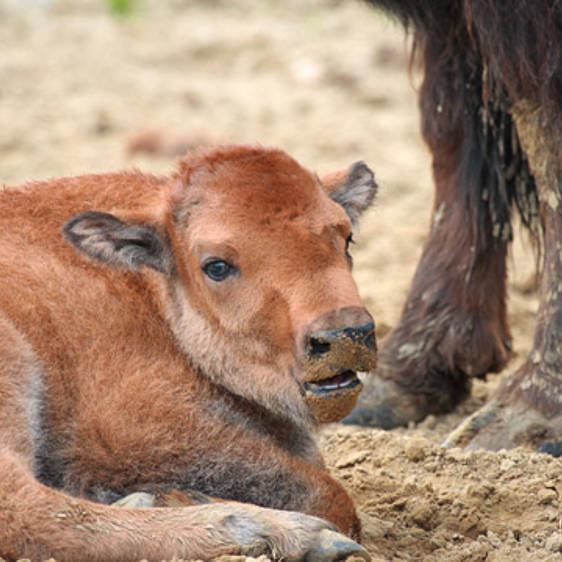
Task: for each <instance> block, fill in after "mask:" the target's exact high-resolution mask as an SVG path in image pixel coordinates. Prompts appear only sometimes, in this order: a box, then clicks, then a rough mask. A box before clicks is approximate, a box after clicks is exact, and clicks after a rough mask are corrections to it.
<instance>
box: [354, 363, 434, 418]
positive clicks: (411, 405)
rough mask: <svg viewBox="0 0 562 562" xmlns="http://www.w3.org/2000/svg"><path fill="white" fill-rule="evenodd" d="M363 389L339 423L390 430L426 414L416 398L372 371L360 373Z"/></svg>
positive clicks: (418, 398)
mask: <svg viewBox="0 0 562 562" xmlns="http://www.w3.org/2000/svg"><path fill="white" fill-rule="evenodd" d="M362 377H364V378H363V384H364V389H363V392H362V393H361V395H360V396H359V399H358V401H357V406H356V407H355V409H354V410H353V412H351V414H349V416H347V417H346V418H345V419H344V420H343V423H345V424H354V425H362V426H365V427H378V428H381V429H392V428H393V427H400V426H405V425H408V423H409V422H410V421H419V420H421V419H423V418H424V417H425V415H426V411H425V408H424V407H423V404H422V403H420V397H419V396H415V395H414V394H413V393H411V392H408V390H406V389H405V388H403V387H401V386H399V385H398V384H397V383H395V382H394V381H391V380H387V379H383V378H382V377H380V376H379V375H378V374H376V373H368V374H365V375H362Z"/></svg>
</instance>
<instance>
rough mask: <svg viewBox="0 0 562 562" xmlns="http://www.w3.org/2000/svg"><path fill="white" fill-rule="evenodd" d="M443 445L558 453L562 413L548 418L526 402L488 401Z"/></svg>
mask: <svg viewBox="0 0 562 562" xmlns="http://www.w3.org/2000/svg"><path fill="white" fill-rule="evenodd" d="M443 446H445V447H464V448H466V449H467V450H478V449H487V450H489V451H499V450H500V449H513V448H515V447H525V448H528V449H532V450H535V451H538V452H543V453H549V454H552V455H553V456H560V454H561V453H562V414H561V415H556V416H553V417H550V418H549V417H547V416H545V415H543V414H542V413H541V412H539V411H538V410H536V409H533V408H531V407H530V406H528V405H526V404H522V403H519V402H516V403H514V404H503V403H501V402H500V401H499V400H491V401H490V402H488V403H487V404H485V405H484V406H483V407H482V408H480V409H479V410H477V411H476V412H474V414H472V415H471V416H469V417H468V418H467V419H466V420H464V421H463V422H462V423H461V424H460V425H459V426H458V427H457V428H456V429H455V430H454V431H453V432H452V433H450V434H449V436H448V437H447V439H445V441H444V443H443Z"/></svg>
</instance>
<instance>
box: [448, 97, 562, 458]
mask: <svg viewBox="0 0 562 562" xmlns="http://www.w3.org/2000/svg"><path fill="white" fill-rule="evenodd" d="M514 115H515V118H516V123H517V128H518V130H519V135H520V138H521V142H522V144H523V147H524V148H525V151H526V153H527V154H528V157H529V162H530V164H531V169H532V171H533V174H534V175H535V179H536V182H537V187H538V192H539V201H540V210H541V215H542V217H543V224H544V263H543V267H542V279H541V287H540V307H539V313H538V319H537V325H536V328H535V338H534V342H533V349H532V351H531V353H530V355H529V357H528V359H527V361H526V363H525V364H524V365H523V366H522V367H521V368H520V369H519V370H518V371H516V372H515V373H514V374H513V375H511V376H510V377H508V378H507V379H506V380H505V381H504V382H503V383H502V384H501V385H500V387H499V388H498V390H497V391H496V392H495V393H494V395H493V396H492V398H491V399H490V401H489V402H488V403H487V404H486V405H485V406H483V407H482V408H481V409H480V410H479V411H477V412H476V413H475V414H473V415H472V416H471V417H470V418H468V419H467V420H465V422H463V423H462V424H461V425H460V426H459V427H458V428H457V429H456V430H455V431H454V432H453V433H452V434H451V435H450V436H449V437H448V439H447V440H446V442H445V444H446V445H449V446H459V445H460V446H462V445H467V444H468V445H469V447H470V448H486V449H492V450H498V449H504V448H505V449H507V448H512V447H516V446H518V445H527V446H531V447H533V448H535V449H539V450H542V451H544V452H550V453H552V454H554V455H555V456H560V454H561V453H562V142H561V139H562V119H561V118H560V115H559V113H557V111H555V110H553V111H548V110H546V109H545V108H544V107H542V108H541V107H533V106H532V105H531V104H529V103H527V102H519V103H518V104H516V105H515V108H514Z"/></svg>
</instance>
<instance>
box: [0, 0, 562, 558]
mask: <svg viewBox="0 0 562 562" xmlns="http://www.w3.org/2000/svg"><path fill="white" fill-rule="evenodd" d="M131 4H132V5H133V6H136V8H135V9H134V10H133V12H132V13H131V14H130V15H129V16H128V17H123V18H118V17H116V16H114V15H112V14H111V13H110V12H109V10H108V9H107V8H106V4H105V3H104V2H102V1H101V0H81V1H80V2H74V1H71V0H51V1H49V0H43V1H41V2H37V1H31V0H26V1H24V0H20V1H19V2H14V1H13V0H0V19H1V21H2V25H0V49H1V51H2V57H0V84H2V87H1V88H0V123H2V126H1V127H0V161H1V162H2V166H0V185H2V184H8V185H14V184H17V183H21V182H24V181H28V180H33V179H44V178H49V177H56V176H60V175H74V174H79V173H86V172H88V173H89V172H101V171H109V170H116V169H122V168H131V167H133V166H137V167H140V168H142V169H144V170H147V171H152V172H155V173H158V172H169V171H170V170H173V169H174V166H175V164H174V161H173V157H172V156H171V154H172V153H174V152H176V151H177V150H179V147H182V148H188V147H189V146H191V145H192V144H197V143H198V142H209V139H211V142H235V143H249V142H251V143H253V142H258V143H262V144H265V145H274V146H278V147H280V148H283V149H284V150H286V151H287V152H289V153H290V154H292V155H293V156H295V157H296V158H297V159H298V160H299V161H300V162H302V163H303V164H304V165H305V166H307V167H309V168H311V169H314V170H317V171H318V172H319V173H324V172H328V171H331V170H335V169H338V168H344V167H347V166H348V165H349V164H351V163H352V162H355V161H357V160H365V161H366V162H367V163H368V164H369V166H371V167H372V168H373V169H374V170H375V173H376V176H377V181H378V183H379V186H380V188H379V196H378V202H377V204H376V205H375V207H374V209H373V210H372V211H370V212H369V213H368V214H367V216H366V217H364V218H363V219H362V222H361V226H360V229H359V231H358V232H357V233H354V238H355V239H356V241H357V243H356V245H355V246H354V247H353V248H352V253H353V257H354V263H355V265H354V270H355V278H356V280H357V282H358V284H359V288H360V291H361V294H362V296H363V298H364V300H365V302H366V304H367V305H368V307H369V308H370V310H371V312H372V313H373V315H374V317H375V319H376V322H377V326H378V334H379V337H382V336H383V335H384V334H385V333H387V332H388V331H389V330H390V329H391V328H392V327H393V326H395V325H396V323H397V321H398V318H399V315H400V311H401V307H402V303H403V302H404V299H405V295H406V292H407V290H408V287H409V283H410V280H411V278H412V275H413V273H414V270H415V266H416V262H417V260H418V258H419V255H420V253H421V249H422V244H423V241H424V239H425V236H426V233H427V229H428V224H429V217H430V212H431V200H432V183H431V174H430V167H431V162H430V159H429V155H428V152H427V150H426V148H425V146H424V144H423V142H422V140H421V138H420V134H419V116H418V112H417V102H416V92H415V87H416V85H418V84H419V76H418V75H417V73H416V72H415V71H413V72H412V73H411V75H410V77H409V76H408V55H407V51H406V48H405V44H406V41H405V39H404V36H403V32H402V30H401V29H400V28H399V27H396V26H395V25H393V24H391V23H390V22H389V20H388V19H387V18H386V17H385V16H383V15H380V14H378V13H376V12H374V11H372V10H369V9H368V8H367V6H366V5H364V4H362V3H360V2H355V1H354V0H345V1H343V0H342V1H338V0H287V1H285V2H277V1H274V0H266V1H264V0H237V1H236V2H227V1H223V0H214V1H210V0H190V1H187V0H163V1H159V0H143V1H142V2H136V3H135V2H132V3H131ZM147 131H148V132H149V133H147ZM135 142H136V144H135ZM182 143H183V144H182ZM520 240H521V237H519V238H518V241H517V243H516V245H515V247H514V249H513V252H512V257H511V260H510V265H511V271H510V284H509V314H510V321H511V328H512V332H513V337H514V346H515V349H516V352H517V355H516V356H515V357H514V359H513V361H512V363H511V364H510V365H509V367H508V369H507V370H506V372H505V373H501V374H500V375H497V376H491V377H490V378H489V380H488V381H485V382H483V381H476V382H475V385H474V389H473V393H472V396H471V398H470V399H469V400H468V401H467V402H466V403H465V404H463V405H461V406H460V407H459V408H458V409H457V411H455V412H454V413H452V414H450V415H448V416H441V417H437V418H436V417H430V418H428V419H427V420H425V421H424V422H422V423H420V424H418V425H415V426H414V425H413V426H411V427H410V428H404V429H397V430H394V431H390V432H381V431H377V430H364V429H360V428H355V427H344V426H341V425H337V424H334V425H331V426H328V427H326V428H325V429H323V430H322V434H321V439H322V443H323V447H324V450H325V454H326V458H327V462H328V465H329V468H330V471H331V472H332V474H333V475H334V476H335V477H336V478H338V479H339V480H341V481H342V482H343V484H344V485H345V486H346V488H347V489H348V490H349V491H350V492H351V494H352V496H353V497H354V499H355V501H356V503H357V505H358V507H359V509H360V510H361V512H362V514H363V527H364V534H365V544H366V545H367V547H368V549H369V550H370V552H371V553H372V555H373V558H374V559H375V560H396V561H397V560H401V561H402V560H424V561H432V560H440V561H441V560H447V561H461V560H463V561H464V560H466V561H473V560H476V561H477V560H487V561H490V560H494V561H504V560H506V561H507V560H509V561H510V562H511V561H513V560H533V561H536V560H552V561H554V560H562V553H561V552H562V531H561V528H560V517H561V514H560V504H559V502H560V498H559V496H560V494H561V493H562V480H561V474H562V471H560V461H559V460H555V459H552V458H550V457H548V456H546V455H538V454H534V453H529V452H524V451H521V450H514V451H508V452H500V453H487V452H472V453H466V452H462V451H460V450H450V451H446V450H443V449H442V448H440V443H441V442H442V441H443V439H444V438H445V437H446V435H447V434H448V432H449V431H451V430H452V429H453V428H454V427H455V426H456V425H457V424H458V423H459V422H460V421H461V420H462V419H463V417H464V416H466V415H468V414H469V413H470V412H472V411H474V410H475V409H476V408H478V407H479V406H481V405H482V404H483V403H484V401H485V400H486V398H487V397H488V395H489V394H490V392H491V391H492V390H493V389H494V388H495V387H496V386H497V384H498V382H499V381H500V380H501V378H502V377H503V376H505V375H506V374H507V373H509V372H511V371H512V370H513V369H515V368H516V367H517V365H518V364H519V363H521V361H522V360H523V358H524V357H525V354H526V353H527V352H528V351H529V349H530V347H531V343H532V336H533V330H534V320H535V316H536V311H537V296H536V292H535V283H534V279H535V278H534V273H533V271H534V265H535V262H534V256H533V255H532V253H531V252H529V250H528V248H525V245H524V244H522V243H521V242H520Z"/></svg>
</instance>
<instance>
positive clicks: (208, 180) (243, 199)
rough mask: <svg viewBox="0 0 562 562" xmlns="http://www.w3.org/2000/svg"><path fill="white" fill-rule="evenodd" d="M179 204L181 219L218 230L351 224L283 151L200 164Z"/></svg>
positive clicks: (317, 230)
mask: <svg viewBox="0 0 562 562" xmlns="http://www.w3.org/2000/svg"><path fill="white" fill-rule="evenodd" d="M177 206H178V210H179V215H180V216H181V215H183V216H184V217H185V218H186V219H187V220H186V221H185V222H187V223H188V224H189V223H190V225H191V226H195V223H199V227H198V229H197V230H198V231H201V228H203V230H206V231H208V232H214V233H215V234H217V235H219V234H220V233H221V232H225V233H226V232H230V233H240V231H242V232H245V233H246V234H248V235H249V234H250V233H253V234H259V233H260V232H262V233H263V234H264V235H266V234H267V233H269V234H270V235H271V234H273V233H274V232H276V231H279V232H282V231H284V230H287V228H289V227H290V228H291V229H293V230H294V229H304V230H305V231H308V232H314V233H316V234H321V233H322V231H324V230H326V229H334V228H336V229H339V230H348V229H349V220H348V217H347V215H346V213H345V211H344V210H343V208H341V207H340V206H339V205H338V204H336V203H334V202H333V201H332V200H331V199H330V197H329V196H328V195H327V194H326V192H325V191H324V189H323V188H322V186H321V185H320V182H319V180H318V178H317V177H316V176H315V175H314V174H312V173H310V172H309V171H308V170H306V169H304V168H302V167H301V166H300V165H299V164H298V163H297V162H295V161H294V160H292V159H291V158H290V157H288V156H287V155H285V154H283V153H280V154H275V155H273V157H272V155H271V154H267V158H253V159H251V158H248V159H240V160H233V161H230V160H225V161H223V162H218V163H215V164H214V165H213V166H201V167H200V168H199V169H197V170H195V171H194V172H193V173H192V174H191V176H190V181H189V184H188V185H187V186H185V187H183V188H182V189H181V194H179V197H177ZM186 226H187V225H186Z"/></svg>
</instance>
